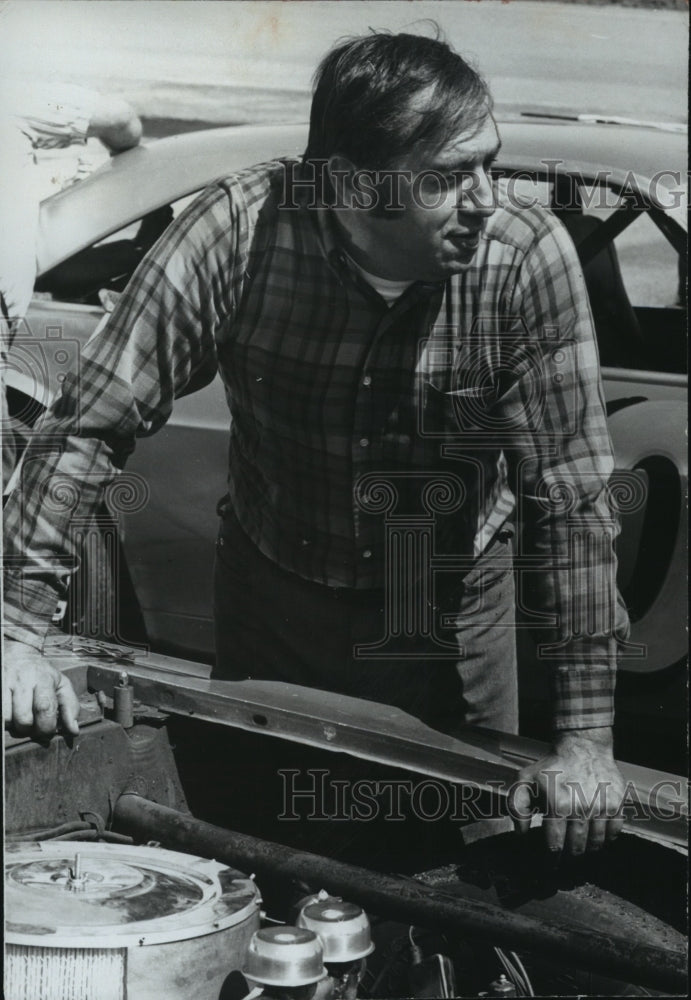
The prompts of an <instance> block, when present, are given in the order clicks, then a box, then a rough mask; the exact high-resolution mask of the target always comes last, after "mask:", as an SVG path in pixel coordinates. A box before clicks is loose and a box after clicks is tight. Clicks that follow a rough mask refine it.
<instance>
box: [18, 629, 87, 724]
mask: <svg viewBox="0 0 691 1000" xmlns="http://www.w3.org/2000/svg"><path fill="white" fill-rule="evenodd" d="M2 706H3V716H4V720H5V726H6V727H8V728H10V729H11V730H12V731H13V732H15V733H17V734H18V735H31V736H36V737H38V738H44V739H45V738H46V737H49V736H52V735H53V734H54V733H55V732H56V730H57V727H58V723H62V727H63V729H65V730H67V732H69V733H72V734H73V735H74V736H76V735H77V734H78V733H79V725H78V724H77V716H78V715H79V699H78V698H77V695H76V694H75V693H74V688H73V687H72V685H71V683H70V681H69V680H68V678H67V677H65V676H64V674H61V673H60V671H59V670H58V669H57V668H56V667H54V666H53V664H52V663H51V662H50V661H49V660H48V659H46V657H45V656H43V655H42V654H41V653H39V652H38V650H36V649H32V647H31V646H27V645H25V644H24V643H22V642H14V641H13V640H11V639H5V642H4V662H3V668H2Z"/></svg>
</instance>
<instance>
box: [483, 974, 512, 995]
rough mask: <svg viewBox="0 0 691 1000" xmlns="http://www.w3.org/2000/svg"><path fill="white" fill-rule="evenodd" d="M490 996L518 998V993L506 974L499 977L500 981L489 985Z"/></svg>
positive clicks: (496, 980) (497, 980)
mask: <svg viewBox="0 0 691 1000" xmlns="http://www.w3.org/2000/svg"><path fill="white" fill-rule="evenodd" d="M488 995H489V996H491V997H515V996H518V994H517V993H516V987H515V986H514V984H513V983H512V982H510V981H509V980H508V979H507V978H506V976H505V975H504V973H503V972H502V974H501V975H500V976H499V979H495V980H494V982H491V983H490V984H489V994H488Z"/></svg>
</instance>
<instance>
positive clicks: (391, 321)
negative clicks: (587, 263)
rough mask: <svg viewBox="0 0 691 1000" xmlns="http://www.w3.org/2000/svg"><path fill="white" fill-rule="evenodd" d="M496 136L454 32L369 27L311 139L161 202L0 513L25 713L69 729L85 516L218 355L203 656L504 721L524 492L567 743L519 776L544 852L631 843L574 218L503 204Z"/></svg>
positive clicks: (11, 685)
mask: <svg viewBox="0 0 691 1000" xmlns="http://www.w3.org/2000/svg"><path fill="white" fill-rule="evenodd" d="M499 144H500V143H499V136H498V133H497V128H496V125H495V122H494V119H493V117H492V114H491V99H490V96H489V93H488V91H487V88H486V85H485V84H484V82H483V81H482V80H481V78H480V77H479V76H478V75H477V73H476V72H475V71H474V70H472V69H471V68H470V67H469V66H468V65H467V64H466V63H465V62H464V61H463V60H462V59H461V58H460V56H458V55H457V54H455V53H454V52H452V50H451V49H450V48H449V47H448V46H446V45H445V44H444V43H442V42H440V41H437V40H432V39H427V38H421V37H415V36H411V35H405V34H402V35H388V34H371V35H369V36H366V37H364V38H360V39H355V40H353V41H350V42H347V43H345V44H343V45H341V46H339V47H338V48H336V49H335V50H334V51H333V52H331V53H330V54H329V55H327V57H326V58H325V60H324V61H323V63H322V65H321V67H320V69H319V71H318V74H317V82H316V87H315V93H314V99H313V104H312V114H311V123H310V136H309V142H308V149H307V151H306V154H305V157H304V160H303V162H302V163H297V162H283V161H275V162H272V163H268V164H262V165H260V166H258V167H253V168H250V169H248V170H245V171H241V172H239V173H237V174H234V175H232V176H230V177H228V178H226V179H225V180H222V181H220V182H218V183H217V184H215V185H214V186H212V187H211V188H209V189H208V190H207V191H206V192H205V193H204V194H203V195H202V196H201V197H200V198H199V199H198V200H197V201H196V202H195V203H194V204H193V205H192V206H191V207H190V208H189V209H188V210H187V211H186V212H185V213H184V214H183V215H182V216H181V217H180V218H179V219H178V220H176V222H175V223H174V224H173V225H172V226H171V227H170V229H169V230H168V231H167V232H166V234H165V235H164V237H163V238H162V239H161V240H160V241H159V243H158V244H157V245H156V247H155V248H154V250H153V251H152V252H151V253H150V254H149V255H148V257H147V258H146V259H145V261H144V262H143V263H142V265H141V266H140V268H139V269H138V271H137V272H136V274H135V276H134V278H133V279H132V281H131V282H130V285H129V286H128V288H127V290H126V292H125V293H124V294H123V296H122V298H121V301H120V302H119V304H118V306H117V308H116V309H115V311H114V312H113V314H112V318H111V320H110V322H109V323H108V324H107V325H106V326H105V328H104V329H103V330H102V331H101V333H100V334H99V336H97V337H96V338H93V339H92V341H91V342H90V343H89V345H88V346H87V348H86V350H85V355H84V357H83V358H82V369H81V373H80V385H79V398H78V399H77V390H76V387H75V386H74V385H70V384H69V381H68V382H66V384H65V385H64V387H63V393H62V396H61V398H60V399H59V400H57V401H56V403H55V405H54V406H53V408H52V412H51V414H50V415H49V416H48V418H47V420H46V421H45V422H44V424H43V426H42V428H41V431H40V433H39V434H38V436H37V438H36V441H35V442H34V447H35V448H36V449H39V450H40V451H41V455H42V457H41V460H40V461H39V462H36V461H35V460H32V461H30V462H28V461H27V462H25V467H24V472H23V478H22V483H21V485H20V487H19V488H18V490H17V491H16V494H15V496H14V497H13V498H12V499H11V500H10V504H9V505H8V508H7V511H6V525H7V528H8V531H7V542H6V555H9V556H10V560H9V562H8V565H9V567H10V568H9V569H8V571H7V572H6V591H5V593H6V611H5V615H6V625H5V635H6V637H7V643H6V647H7V653H8V659H9V662H10V667H9V669H8V671H7V678H8V680H7V685H8V693H9V698H10V703H11V705H12V711H13V717H14V722H15V725H18V726H19V727H24V728H27V729H28V728H30V727H31V726H32V725H33V726H35V728H36V729H37V730H38V731H39V732H44V733H45V732H51V731H53V730H54V728H55V724H56V719H57V715H58V713H59V714H60V715H61V716H62V720H63V724H64V725H65V726H66V728H67V729H69V730H71V731H73V732H74V731H75V730H76V722H75V712H76V702H75V699H74V695H73V693H72V691H71V689H70V688H69V685H68V682H67V681H65V680H64V679H61V678H60V675H59V674H58V672H57V671H55V670H54V668H53V667H51V666H50V664H49V663H48V662H47V660H46V659H44V658H43V655H42V653H41V650H42V649H43V648H44V643H45V640H46V636H47V623H48V622H49V620H50V614H51V612H52V610H53V608H54V606H55V601H56V597H59V596H60V595H61V593H62V592H63V591H64V583H63V582H62V578H63V576H64V572H65V566H69V565H71V564H73V562H74V560H75V558H76V553H75V552H74V551H72V550H71V549H70V542H69V535H70V532H69V524H70V519H71V518H72V517H74V516H75V513H76V512H77V511H79V514H80V516H84V515H85V514H86V515H89V514H90V513H92V512H93V511H94V510H95V509H96V506H97V505H98V503H99V502H100V500H101V498H102V496H103V489H104V487H105V486H106V485H108V484H109V483H110V482H112V481H113V479H114V478H115V477H116V476H117V472H118V470H119V469H120V468H122V465H123V463H124V461H125V459H126V456H127V454H128V453H129V451H131V449H132V447H133V446H134V440H135V438H136V437H137V436H140V435H143V434H149V433H152V432H153V431H155V430H156V429H158V428H159V427H160V426H161V425H162V424H163V423H164V422H165V420H166V419H167V417H168V416H169V414H170V411H171V408H172V405H173V401H174V399H175V397H176V396H178V395H180V394H181V393H183V392H188V391H191V390H192V389H193V388H198V387H200V386H201V385H204V384H206V383H208V382H209V381H210V380H211V379H212V378H213V377H214V374H215V373H216V371H220V373H221V376H222V378H223V380H224V383H225V386H226V393H227V397H228V404H229V408H230V412H231V415H232V428H231V440H230V452H229V455H230V469H229V476H228V495H227V497H225V498H224V499H223V501H222V502H221V503H220V504H219V513H220V514H221V516H222V526H221V530H220V533H219V537H218V546H217V560H216V589H215V605H216V606H215V617H216V626H217V627H216V647H217V664H216V668H215V676H216V677H219V678H227V679H231V680H232V679H242V678H245V677H253V678H269V679H271V678H274V679H281V680H290V681H294V682H297V683H301V684H309V685H313V686H316V687H321V688H326V689H331V690H335V691H339V692H342V693H345V694H351V695H358V696H360V697H366V698H370V699H374V700H377V701H380V702H383V703H388V704H393V705H396V706H398V707H401V708H404V709H405V710H407V711H410V712H412V713H414V714H415V715H417V716H418V717H420V718H422V719H424V720H426V721H428V722H429V723H430V724H431V725H433V726H436V727H438V728H440V729H445V730H447V731H454V730H457V729H458V727H459V726H461V725H464V724H465V725H469V724H475V725H485V726H490V727H493V728H496V729H501V730H504V731H509V732H513V731H516V729H517V696H516V654H515V610H514V609H515V605H516V597H515V594H514V583H513V574H512V539H513V534H514V529H513V526H512V522H513V515H514V511H515V512H516V515H517V518H516V519H517V520H518V522H519V524H520V527H521V534H520V540H519V543H520V549H519V553H518V556H519V558H518V566H519V568H520V574H519V582H520V591H519V598H520V604H521V606H522V608H523V609H524V610H527V612H528V614H529V617H530V616H532V619H533V623H534V624H536V625H537V626H540V630H539V639H540V642H541V647H540V650H541V656H542V657H543V659H544V660H545V661H546V662H547V664H548V666H549V674H550V678H551V693H552V703H553V733H554V735H553V749H552V752H551V754H550V755H549V757H548V758H547V759H545V760H543V761H541V762H539V764H538V765H536V766H535V767H534V768H531V769H530V770H528V771H526V772H525V774H524V777H525V778H526V779H530V780H534V781H535V782H536V787H537V789H538V792H539V797H540V798H541V799H542V800H543V802H546V804H547V805H548V806H550V807H552V810H553V812H554V815H552V816H549V817H548V818H546V819H545V823H544V826H545V831H546V836H547V842H548V845H549V847H550V848H552V849H553V850H557V851H558V850H561V849H562V848H563V847H564V845H565V844H566V847H567V849H568V850H569V851H572V852H575V853H580V852H582V851H583V850H585V849H586V847H589V848H597V847H600V846H602V844H603V843H604V842H605V840H606V839H609V838H612V837H614V836H616V834H617V833H618V831H619V829H620V827H621V820H620V819H619V818H617V817H616V816H615V812H616V810H617V808H618V806H619V804H620V801H621V798H622V794H623V781H622V779H621V775H620V774H619V772H618V770H617V767H616V764H615V763H614V759H613V755H612V729H611V727H612V721H613V691H614V675H615V670H616V638H615V636H616V634H617V633H618V632H619V633H620V632H622V630H623V629H624V628H625V621H624V618H625V615H624V613H623V612H621V613H620V614H618V611H621V609H620V608H619V606H618V602H617V595H616V587H615V583H614V578H615V558H614V553H613V540H614V536H615V534H616V525H615V520H614V517H613V515H612V512H611V509H610V504H609V502H608V499H609V498H608V493H607V480H608V476H609V474H610V472H611V471H612V467H613V462H612V454H611V446H610V442H609V438H608V434H607V428H606V422H605V414H604V408H603V399H602V391H601V386H600V381H599V366H598V360H597V351H596V348H595V345H594V338H593V330H592V321H591V318H590V312H589V308H588V303H587V296H586V292H585V289H584V285H583V280H582V275H581V273H580V269H579V266H578V261H577V258H576V255H575V251H574V249H573V246H572V244H571V243H570V241H569V239H568V237H567V236H566V234H565V231H564V230H563V229H562V227H561V226H560V224H559V223H558V222H557V221H556V220H555V219H554V218H553V217H552V216H550V215H549V214H548V213H546V212H544V211H543V210H541V209H540V208H536V207H531V206H527V205H526V206H521V205H516V204H511V203H510V202H509V201H508V200H506V199H502V198H501V197H498V195H497V191H496V190H495V188H494V185H493V182H492V180H491V178H490V174H489V170H490V166H491V163H492V161H493V159H494V157H495V156H496V153H497V151H498V149H499ZM77 419H78V421H79V426H78V432H77V430H76V421H77ZM56 441H57V444H56ZM51 442H52V443H51ZM65 477H66V479H65ZM65 481H67V482H68V483H70V484H73V486H74V488H75V490H77V491H78V492H77V493H76V494H75V496H76V497H77V499H76V506H75V505H68V506H69V509H67V507H65V506H63V509H62V511H61V510H60V509H59V506H56V505H55V504H51V503H49V502H48V501H49V499H50V490H51V483H55V484H59V483H64V482H65ZM13 567H15V568H13ZM615 619H616V621H615ZM615 626H616V628H615ZM555 773H556V775H557V778H556V780H555V779H554V774H555ZM570 782H571V783H576V784H577V785H578V786H579V790H580V792H581V796H580V798H579V796H576V798H577V799H578V802H577V803H576V804H575V805H574V803H573V802H572V801H571V799H572V797H573V796H572V792H571V789H570V785H569V783H570ZM600 788H604V789H605V790H606V793H607V794H606V796H605V799H606V801H605V799H603V800H602V801H598V803H597V805H596V807H595V808H593V809H588V808H587V806H586V805H585V803H588V802H590V801H591V800H593V799H597V796H596V792H597V791H598V789H600ZM527 801H528V796H527V792H526V791H525V790H520V791H519V793H518V795H517V798H516V804H517V805H520V806H521V807H524V806H525V805H526V803H527ZM528 825H529V820H527V819H526V818H519V819H518V826H519V828H520V829H525V828H526V827H527V826H528Z"/></svg>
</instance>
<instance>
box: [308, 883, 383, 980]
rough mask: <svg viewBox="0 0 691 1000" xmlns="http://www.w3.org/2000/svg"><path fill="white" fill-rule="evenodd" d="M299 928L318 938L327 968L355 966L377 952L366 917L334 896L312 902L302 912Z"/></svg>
mask: <svg viewBox="0 0 691 1000" xmlns="http://www.w3.org/2000/svg"><path fill="white" fill-rule="evenodd" d="M297 925H298V927H306V928H307V929H308V930H311V931H314V933H315V934H318V935H319V937H320V938H321V941H322V944H323V946H324V961H325V962H326V963H327V965H328V964H329V963H331V962H338V963H342V962H354V961H355V960H356V959H359V958H365V957H366V956H367V955H371V954H372V952H373V951H374V945H373V944H372V938H371V935H370V926H369V920H368V919H367V914H366V913H365V911H364V910H363V909H361V908H360V907H359V906H356V905H355V903H344V902H342V900H340V899H336V898H334V897H332V896H327V897H326V898H325V899H317V900H316V901H314V902H309V903H307V905H306V906H304V907H303V908H302V910H301V911H300V915H299V916H298V919H297Z"/></svg>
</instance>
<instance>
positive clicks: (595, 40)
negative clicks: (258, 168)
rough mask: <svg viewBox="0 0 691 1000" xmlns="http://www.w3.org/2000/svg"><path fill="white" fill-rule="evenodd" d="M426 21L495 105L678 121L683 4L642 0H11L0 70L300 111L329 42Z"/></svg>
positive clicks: (197, 102)
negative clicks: (472, 70) (484, 85)
mask: <svg viewBox="0 0 691 1000" xmlns="http://www.w3.org/2000/svg"><path fill="white" fill-rule="evenodd" d="M668 6H669V4H666V7H668ZM430 18H431V19H434V20H435V21H436V22H437V23H438V24H439V26H440V27H441V29H442V30H443V32H444V34H445V35H446V37H447V38H448V40H449V41H450V42H451V43H452V44H453V45H454V46H455V47H456V48H457V49H458V50H459V51H461V52H462V53H463V54H464V55H467V56H469V57H470V58H471V59H474V60H475V61H476V62H477V63H478V64H479V66H480V67H481V68H482V70H483V72H484V73H485V75H486V76H487V78H488V79H489V81H490V83H491V85H492V89H493V91H494V94H495V97H496V99H497V101H498V102H499V103H502V104H506V103H510V104H518V105H519V106H522V107H534V106H536V105H537V106H541V107H548V108H558V107H561V108H564V107H568V108H570V109H572V110H576V111H584V112H598V113H603V112H609V113H617V114H625V115H630V116H635V117H638V118H647V119H650V118H652V119H656V120H666V121H674V120H676V121H680V120H685V117H686V112H687V101H686V72H687V69H686V68H687V24H688V17H687V13H686V12H685V11H684V10H683V9H679V8H678V7H677V6H676V5H675V8H674V9H660V8H659V6H656V7H655V8H654V9H645V8H642V7H641V6H640V2H639V5H638V6H636V7H633V8H632V7H631V6H630V5H629V4H628V3H627V5H626V6H623V5H622V4H612V3H609V4H605V5H603V4H589V3H586V4H583V3H554V2H549V0H548V2H545V0H532V2H531V0H525V2H524V0H520V2H517V0H513V2H510V3H504V2H501V0H482V2H462V0H441V2H436V0H416V2H415V3H410V2H402V0H391V2H389V0H369V2H367V3H361V2H357V0H355V2H354V0H341V2H338V3H332V2H319V0H316V2H312V0H301V2H299V3H296V2H293V3H282V2H261V3H256V2H237V3H207V2H200V3H186V2H176V3H172V2H157V0H151V2H148V3H122V2H117V0H116V2H110V3H107V4H94V3H84V2H81V0H77V2H72V3H69V4H65V3H60V4H57V3H55V4H46V3H33V2H22V3H9V4H8V5H6V6H5V7H4V8H2V9H1V11H0V30H1V31H2V37H3V47H4V55H3V61H2V65H3V69H2V72H3V73H12V72H14V73H18V74H20V75H23V76H25V77H27V78H32V77H34V76H37V75H38V76H42V77H53V78H62V79H70V80H74V81H76V82H88V83H90V84H93V85H97V86H99V87H101V89H106V88H107V89H109V90H111V91H114V92H117V93H121V94H123V95H124V96H126V97H128V98H129V99H130V100H131V101H132V103H133V104H134V105H135V107H136V108H137V110H138V111H139V112H140V113H141V114H143V115H145V116H147V117H163V118H180V119H187V120H204V121H211V122H214V123H219V124H220V123H228V124H231V123H236V122H248V121H286V120H292V121H296V120H304V119H305V118H306V117H307V110H308V106H309V88H310V80H311V76H312V73H313V71H314V68H315V66H316V65H317V63H318V61H319V58H320V57H321V56H322V55H323V53H324V52H325V50H326V49H327V48H329V47H330V46H331V45H332V44H333V43H334V42H335V41H336V40H337V39H339V38H342V37H343V36H347V35H352V34H359V33H363V32H366V31H367V30H369V29H370V28H376V29H382V28H388V29H391V30H394V31H396V30H405V29H408V30H413V31H420V30H425V24H424V23H423V22H424V21H425V19H430ZM427 30H431V28H430V26H429V25H427Z"/></svg>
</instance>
